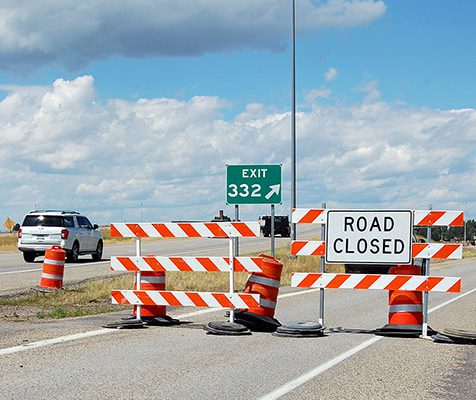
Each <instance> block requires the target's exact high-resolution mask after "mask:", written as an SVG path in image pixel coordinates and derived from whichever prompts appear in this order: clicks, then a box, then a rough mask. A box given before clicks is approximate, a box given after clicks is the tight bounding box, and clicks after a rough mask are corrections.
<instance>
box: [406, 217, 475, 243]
mask: <svg viewBox="0 0 476 400" xmlns="http://www.w3.org/2000/svg"><path fill="white" fill-rule="evenodd" d="M426 229H427V228H415V229H414V233H415V235H419V236H423V237H425V238H426ZM464 229H465V228H464V227H463V226H450V227H446V226H434V227H432V228H431V240H432V241H435V242H440V241H442V242H451V241H458V242H459V241H462V240H464ZM475 236H476V221H475V220H474V219H470V220H468V221H466V241H468V242H474V240H475Z"/></svg>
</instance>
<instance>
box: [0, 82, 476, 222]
mask: <svg viewBox="0 0 476 400" xmlns="http://www.w3.org/2000/svg"><path fill="white" fill-rule="evenodd" d="M12 104H15V107H12ZM228 107H229V104H228V103H227V102H226V101H223V100H222V99H220V98H217V97H192V98H190V99H187V100H177V99H171V98H155V99H139V100H137V101H125V100H121V99H111V100H110V101H108V102H106V103H101V104H100V103H98V102H97V101H96V97H95V88H94V79H93V78H92V77H91V76H82V77H78V78H76V79H74V80H71V81H67V80H62V79H59V80H57V81H55V82H54V83H53V84H52V85H51V86H49V87H43V88H41V89H40V88H38V87H34V88H32V89H31V90H29V88H28V87H21V88H20V87H11V88H10V91H9V92H8V94H7V95H6V97H5V98H3V100H1V101H0V116H1V118H0V131H1V132H2V146H1V147H0V184H1V187H2V192H1V194H0V201H1V203H2V209H8V210H11V211H12V214H13V215H11V216H12V217H16V218H17V219H20V218H21V217H22V216H23V214H24V213H26V212H27V211H29V210H30V209H31V208H33V207H34V205H35V204H36V205H37V206H39V207H51V208H79V209H80V210H81V211H84V212H87V213H88V214H89V215H91V216H92V217H93V219H95V221H96V222H99V223H108V222H111V221H118V220H120V218H121V217H122V218H123V219H127V220H128V221H131V220H138V218H139V211H138V210H139V207H140V205H141V204H142V211H143V215H144V219H147V220H156V221H159V220H165V221H166V220H172V219H198V218H211V217H212V216H213V215H215V214H216V212H217V210H218V209H219V208H224V207H225V165H226V164H227V163H229V164H232V163H243V164H245V163H251V164H253V163H282V164H283V170H284V186H283V190H284V191H283V199H284V202H283V205H282V206H281V207H278V210H277V212H278V213H281V212H283V213H287V212H288V211H289V198H290V192H289V188H290V182H289V179H290V178H289V177H290V160H289V155H290V115H289V113H288V112H283V111H280V110H276V109H271V108H267V107H265V106H263V105H260V104H249V105H248V106H247V107H246V109H245V110H244V111H243V112H241V113H240V114H237V115H236V117H234V118H232V119H224V118H223V117H222V111H223V110H224V109H227V110H228ZM297 135H298V137H297V153H298V157H297V166H298V168H297V177H298V182H297V190H298V205H299V206H311V207H312V206H318V205H320V204H321V202H322V201H327V202H328V204H329V205H330V206H331V207H356V208H362V207H380V208H384V207H391V208H405V207H408V208H422V207H426V206H427V205H428V204H429V203H432V204H433V206H434V207H435V208H442V209H461V208H463V206H464V205H468V207H469V211H470V212H471V211H472V212H473V216H474V213H475V212H476V204H475V203H474V200H473V199H474V198H475V196H476V180H475V179H474V176H475V173H476V161H475V160H476V150H475V149H476V110H474V109H464V110H435V109H426V108H417V109H415V108H408V107H404V106H394V105H390V104H387V103H385V102H379V101H374V102H369V101H364V102H362V103H360V104H355V105H353V106H350V107H346V106H342V105H333V106H322V105H319V104H315V105H314V106H313V107H311V109H310V110H309V111H305V112H299V113H298V115H297ZM228 213H231V214H232V213H233V210H228ZM260 213H262V211H256V208H252V207H248V208H246V207H244V212H243V215H244V216H245V217H246V216H248V217H251V218H253V219H254V218H256V216H257V215H259V214H260Z"/></svg>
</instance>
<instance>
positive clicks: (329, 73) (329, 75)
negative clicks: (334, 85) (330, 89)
mask: <svg viewBox="0 0 476 400" xmlns="http://www.w3.org/2000/svg"><path fill="white" fill-rule="evenodd" d="M336 77H337V70H336V69H335V68H332V67H331V68H329V69H328V70H327V72H326V73H325V74H324V78H325V79H326V81H327V82H330V81H333V80H334V79H335V78H336Z"/></svg>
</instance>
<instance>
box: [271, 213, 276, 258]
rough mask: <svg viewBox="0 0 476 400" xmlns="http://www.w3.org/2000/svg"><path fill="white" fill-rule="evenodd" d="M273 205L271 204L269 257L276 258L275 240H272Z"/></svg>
mask: <svg viewBox="0 0 476 400" xmlns="http://www.w3.org/2000/svg"><path fill="white" fill-rule="evenodd" d="M274 214H275V213H274V204H271V255H272V256H273V257H275V256H276V250H275V239H274Z"/></svg>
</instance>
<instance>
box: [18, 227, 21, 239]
mask: <svg viewBox="0 0 476 400" xmlns="http://www.w3.org/2000/svg"><path fill="white" fill-rule="evenodd" d="M18 239H21V228H20V229H18Z"/></svg>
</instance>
